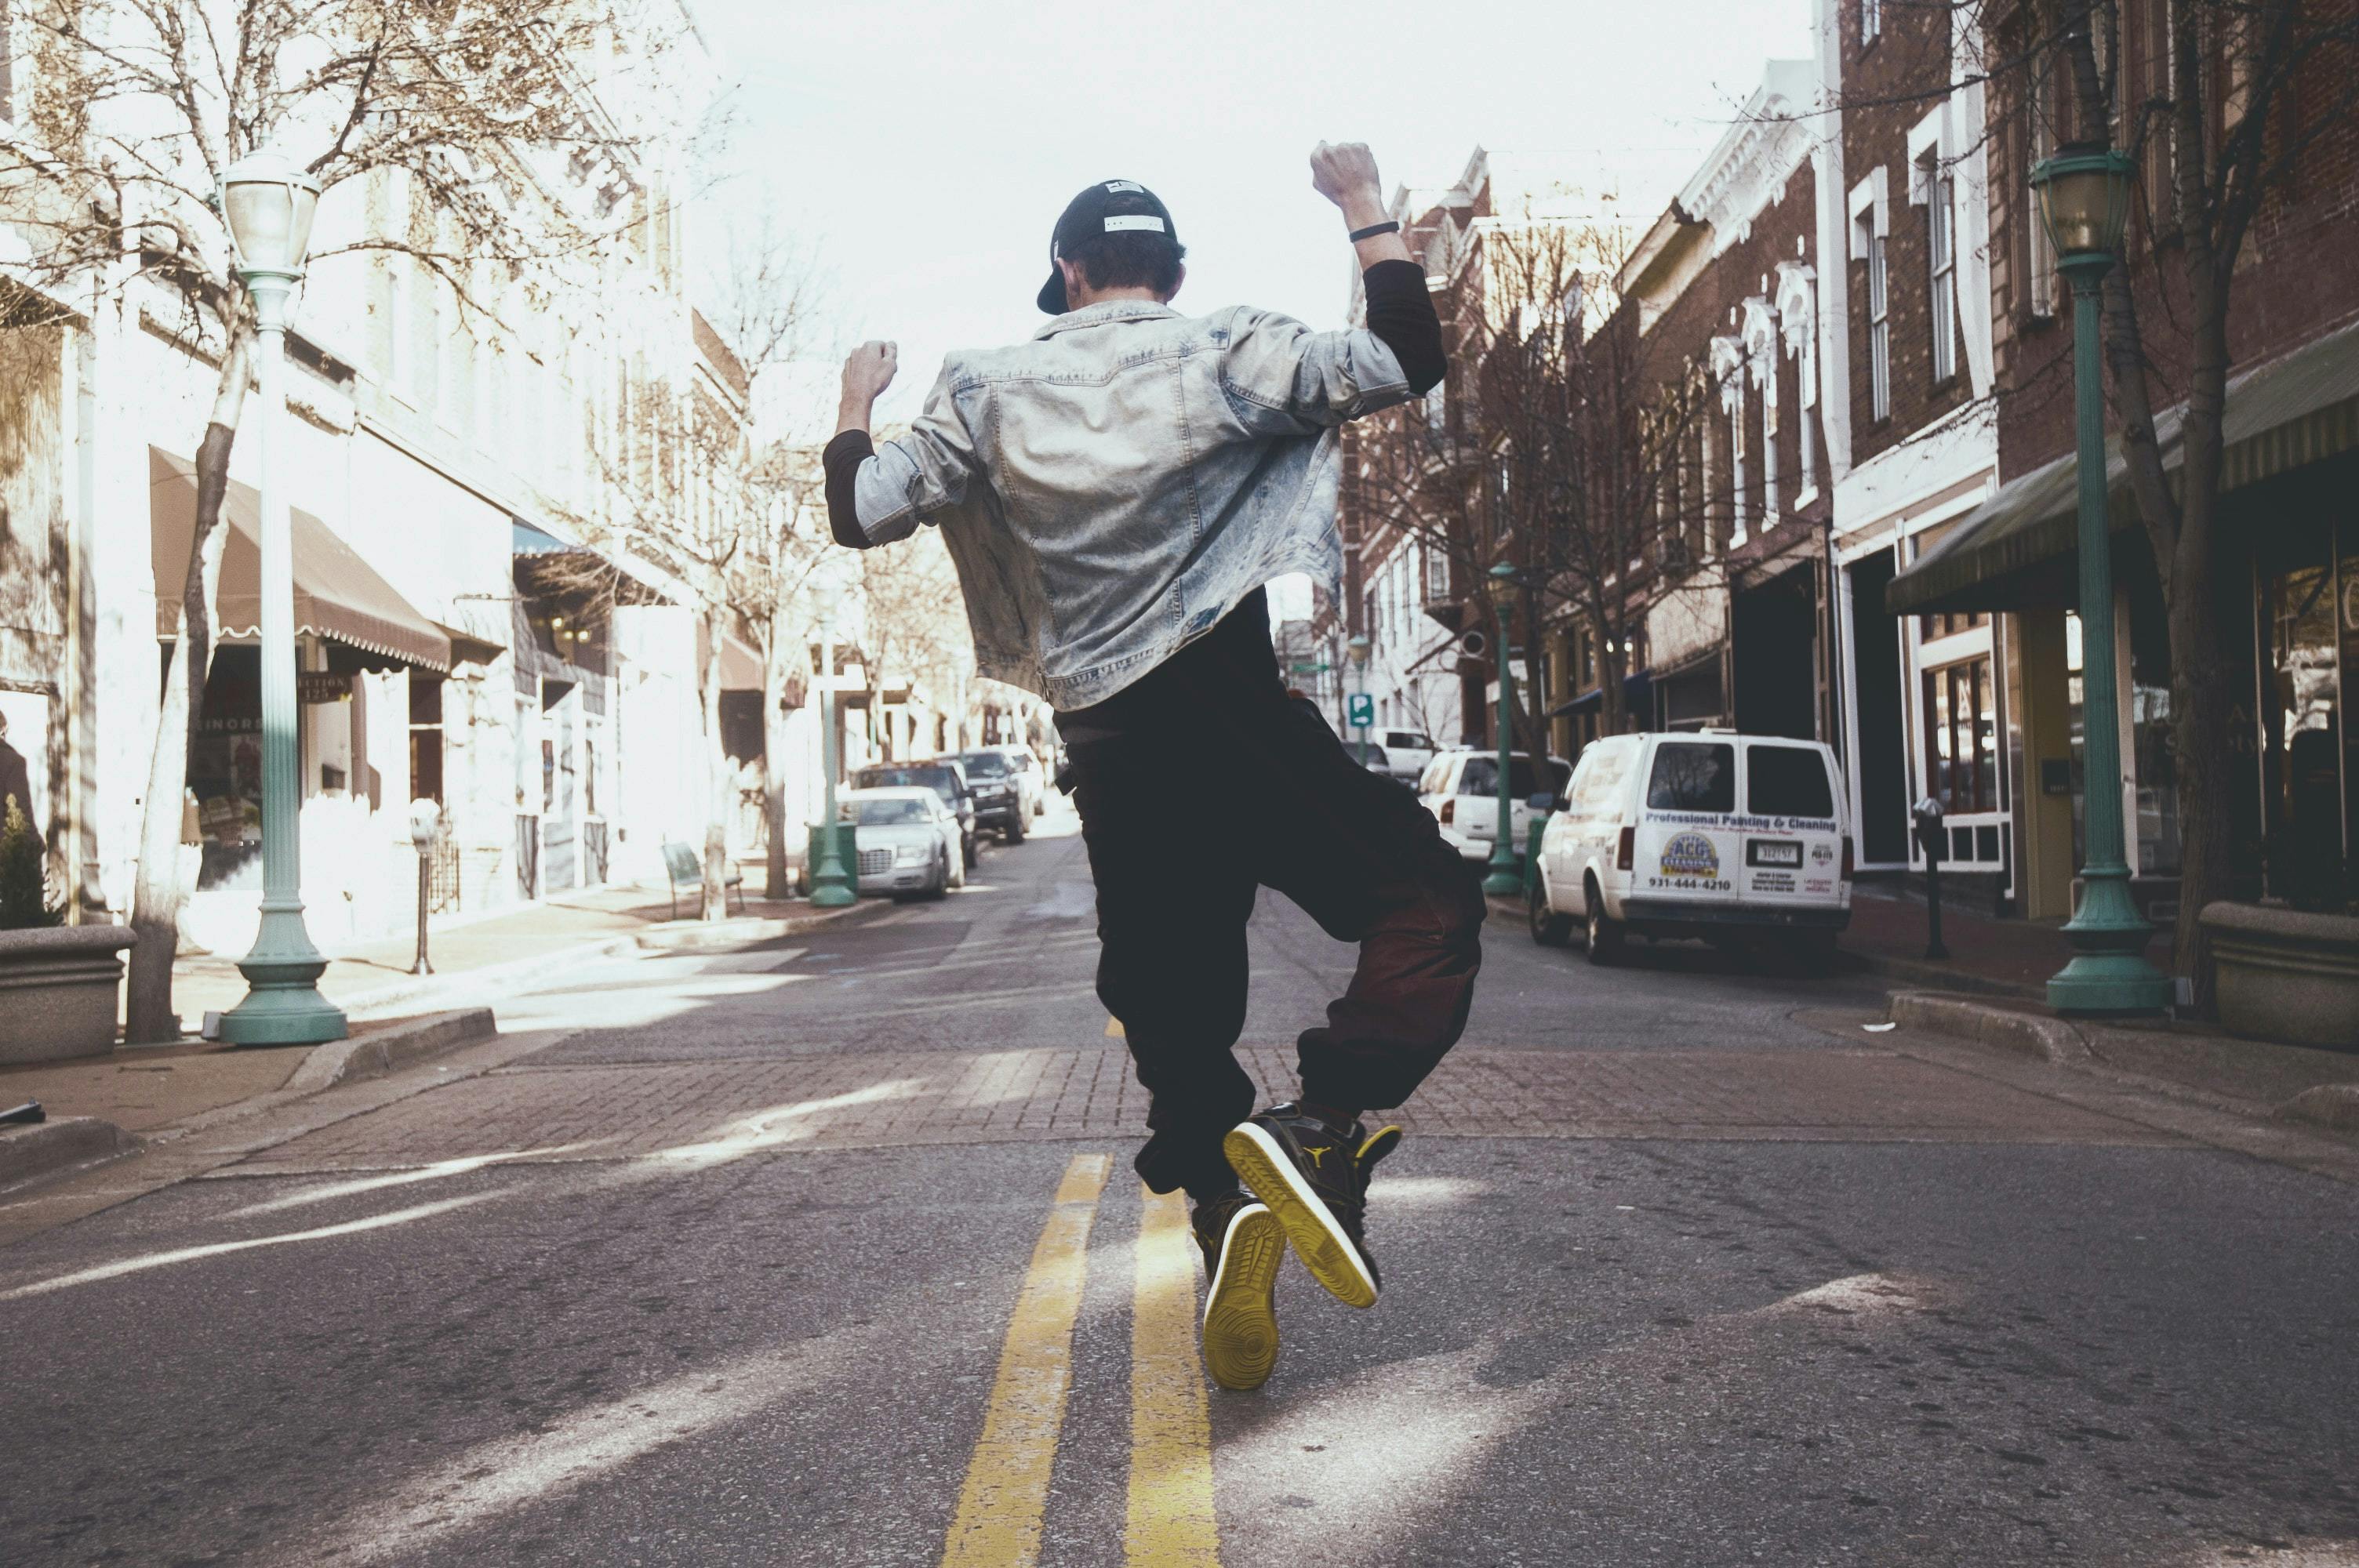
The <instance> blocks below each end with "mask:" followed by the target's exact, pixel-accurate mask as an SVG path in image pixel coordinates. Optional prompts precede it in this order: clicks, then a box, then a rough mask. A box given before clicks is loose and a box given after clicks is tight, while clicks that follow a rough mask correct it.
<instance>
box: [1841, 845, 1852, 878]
mask: <svg viewBox="0 0 2359 1568" xmlns="http://www.w3.org/2000/svg"><path fill="white" fill-rule="evenodd" d="M1843 881H1851V835H1850V834H1848V833H1846V834H1844V835H1843Z"/></svg>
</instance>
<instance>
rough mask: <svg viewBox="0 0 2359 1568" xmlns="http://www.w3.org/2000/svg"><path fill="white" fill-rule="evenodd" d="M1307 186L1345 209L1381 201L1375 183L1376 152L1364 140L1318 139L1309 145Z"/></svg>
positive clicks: (1381, 197) (1381, 198)
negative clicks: (1317, 143)
mask: <svg viewBox="0 0 2359 1568" xmlns="http://www.w3.org/2000/svg"><path fill="white" fill-rule="evenodd" d="M1310 188H1311V189H1314V190H1316V191H1318V192H1319V194H1320V195H1321V196H1324V197H1325V198H1326V199H1327V200H1330V201H1332V202H1333V203H1334V204H1335V205H1336V206H1338V207H1341V208H1343V209H1345V210H1346V211H1349V210H1350V209H1351V208H1352V207H1353V206H1354V205H1355V204H1359V203H1364V202H1366V201H1371V200H1373V201H1375V202H1377V203H1378V204H1379V205H1381V204H1382V202H1383V200H1384V199H1383V196H1382V193H1381V192H1380V190H1379V189H1378V187H1377V184H1376V155H1375V154H1374V153H1372V152H1370V151H1369V150H1368V144H1367V143H1365V142H1321V143H1320V144H1319V145H1318V146H1315V147H1313V148H1311V149H1310Z"/></svg>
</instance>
